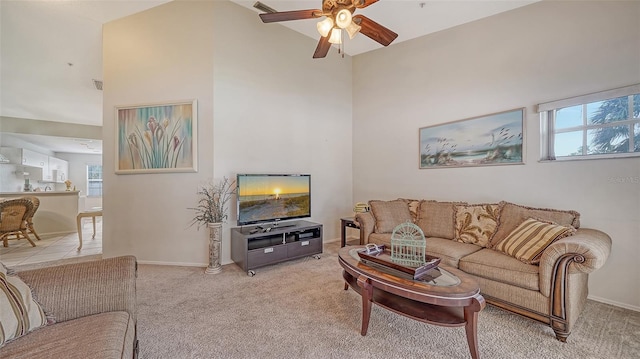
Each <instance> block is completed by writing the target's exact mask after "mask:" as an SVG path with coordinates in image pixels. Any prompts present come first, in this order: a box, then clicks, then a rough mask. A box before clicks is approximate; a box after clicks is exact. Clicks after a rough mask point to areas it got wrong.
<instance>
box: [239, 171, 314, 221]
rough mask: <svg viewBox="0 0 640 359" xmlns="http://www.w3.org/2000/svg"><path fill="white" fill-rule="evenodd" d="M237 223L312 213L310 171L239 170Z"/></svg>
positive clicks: (304, 215) (309, 214)
mask: <svg viewBox="0 0 640 359" xmlns="http://www.w3.org/2000/svg"><path fill="white" fill-rule="evenodd" d="M237 187H238V197H237V198H238V207H237V209H238V211H237V214H238V225H239V226H244V225H247V224H255V223H262V222H271V221H276V220H287V219H294V218H304V217H310V216H311V175H298V174H238V178H237Z"/></svg>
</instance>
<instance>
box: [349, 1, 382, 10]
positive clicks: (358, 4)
mask: <svg viewBox="0 0 640 359" xmlns="http://www.w3.org/2000/svg"><path fill="white" fill-rule="evenodd" d="M377 2H378V0H355V1H354V3H355V4H354V5H355V6H356V7H357V8H358V9H363V8H365V7H367V6H369V5H371V4H375V3H377Z"/></svg>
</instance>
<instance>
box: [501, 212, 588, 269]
mask: <svg viewBox="0 0 640 359" xmlns="http://www.w3.org/2000/svg"><path fill="white" fill-rule="evenodd" d="M575 231H576V229H575V228H573V227H571V226H569V227H565V226H561V225H558V224H554V223H549V222H542V221H539V220H537V219H533V218H529V219H527V220H525V221H524V222H522V223H521V224H520V225H519V226H518V227H516V229H514V230H513V232H511V233H510V234H509V235H508V236H507V238H505V239H503V240H502V241H500V242H499V243H498V244H496V246H495V247H494V249H495V250H497V251H500V252H503V253H505V254H507V255H510V256H512V257H514V258H516V259H518V260H520V261H522V262H524V263H527V264H538V263H540V257H541V256H542V252H544V250H545V249H546V248H547V247H548V246H549V245H550V244H551V243H553V242H555V241H557V240H558V239H560V238H564V237H567V236H570V235H572V234H574V233H575Z"/></svg>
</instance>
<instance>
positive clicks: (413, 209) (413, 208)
mask: <svg viewBox="0 0 640 359" xmlns="http://www.w3.org/2000/svg"><path fill="white" fill-rule="evenodd" d="M398 199H399V200H402V201H405V202H406V203H407V206H409V213H411V220H412V221H413V223H415V222H416V221H417V220H418V207H419V206H420V200H417V199H407V198H398Z"/></svg>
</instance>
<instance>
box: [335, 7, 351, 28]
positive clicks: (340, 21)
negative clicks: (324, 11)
mask: <svg viewBox="0 0 640 359" xmlns="http://www.w3.org/2000/svg"><path fill="white" fill-rule="evenodd" d="M351 19H352V16H351V11H349V10H347V9H342V10H340V11H338V13H337V14H336V25H337V26H338V27H339V28H341V29H346V28H347V26H349V25H350V24H351Z"/></svg>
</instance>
